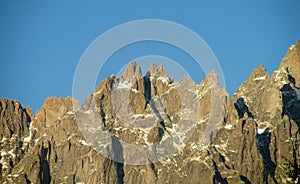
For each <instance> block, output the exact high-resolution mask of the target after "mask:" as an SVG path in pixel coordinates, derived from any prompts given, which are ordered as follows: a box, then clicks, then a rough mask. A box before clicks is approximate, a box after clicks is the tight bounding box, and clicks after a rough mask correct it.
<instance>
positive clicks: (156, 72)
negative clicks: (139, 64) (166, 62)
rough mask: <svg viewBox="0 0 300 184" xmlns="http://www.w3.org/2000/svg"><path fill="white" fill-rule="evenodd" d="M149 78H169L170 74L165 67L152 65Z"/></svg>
mask: <svg viewBox="0 0 300 184" xmlns="http://www.w3.org/2000/svg"><path fill="white" fill-rule="evenodd" d="M146 75H147V76H154V77H165V78H167V77H168V72H167V71H166V70H165V68H164V67H163V65H160V66H159V67H157V66H156V64H152V65H151V66H150V68H149V71H148V72H147V74H146Z"/></svg>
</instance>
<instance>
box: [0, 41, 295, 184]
mask: <svg viewBox="0 0 300 184" xmlns="http://www.w3.org/2000/svg"><path fill="white" fill-rule="evenodd" d="M299 47H300V42H298V43H297V44H296V45H295V46H292V47H290V49H289V51H288V53H287V55H286V57H285V58H284V59H283V61H282V63H281V66H280V68H279V70H277V71H275V72H274V74H273V76H272V78H270V76H269V75H268V73H267V72H266V71H265V69H264V68H263V66H262V65H259V66H258V67H257V68H256V69H255V70H254V71H253V72H252V74H251V75H250V76H249V78H248V79H247V80H246V81H245V82H244V83H243V84H242V85H241V86H240V87H239V89H238V90H237V91H236V93H235V94H234V97H233V98H232V99H230V98H229V97H228V95H227V94H226V91H225V90H224V88H222V89H220V88H218V86H217V85H216V86H215V88H212V86H211V85H212V84H217V82H218V77H217V74H216V72H214V71H212V72H210V73H209V74H208V75H207V76H206V79H205V80H203V81H202V82H201V84H196V83H195V82H194V81H192V80H191V79H189V78H188V76H184V77H183V80H181V81H177V82H174V83H170V82H168V81H167V80H164V79H165V78H166V77H168V73H167V72H166V71H165V69H164V68H163V66H160V67H157V66H156V65H152V66H151V67H150V69H149V72H148V77H147V75H146V77H142V74H141V68H140V66H139V65H138V64H137V63H136V62H132V63H131V64H130V65H129V66H128V68H127V69H126V70H125V71H124V74H123V75H122V77H121V78H122V79H124V80H122V79H121V80H120V79H116V78H115V76H114V75H112V76H111V77H109V78H106V79H104V80H103V81H102V82H101V83H100V84H99V86H98V87H97V89H96V91H95V93H93V94H92V95H91V96H90V97H89V98H88V99H87V100H86V102H85V103H84V104H83V105H82V107H78V108H79V109H78V111H77V110H76V111H74V109H73V108H74V104H73V103H74V101H73V99H71V98H55V97H50V98H47V99H46V100H45V103H44V105H43V106H42V107H41V109H40V110H39V111H37V113H36V114H35V115H33V114H31V112H30V110H28V109H27V108H26V109H23V108H22V107H21V106H20V102H19V101H13V100H8V99H2V100H0V183H151V184H152V183H297V182H298V181H299V178H300V158H299V155H300V149H299V145H300V144H299V143H300V136H299V129H300V115H299V110H300V90H299V88H297V87H296V86H297V84H299V79H300V78H299V76H298V75H297V74H298V73H300V72H299V68H297V67H299V66H298V63H299ZM297 72H298V73H297ZM131 81H134V82H133V83H132V84H130V85H129V82H131ZM211 81H212V83H211ZM114 84H116V85H117V86H118V87H117V88H116V90H114V89H115V88H112V86H113V85H114ZM295 84H296V85H295ZM224 102H225V103H224ZM120 112H121V113H120ZM122 112H123V113H122ZM193 123H195V125H194V126H193V125H192V124H193ZM133 127H134V128H133ZM82 128H83V129H82ZM207 128H208V130H213V131H207ZM106 135H109V137H108V138H109V139H105V137H106ZM189 136H190V137H189ZM90 140H92V141H90ZM93 140H96V142H95V144H92V143H93ZM183 140H184V141H186V142H184V144H182V143H183V142H182V141H183ZM203 140H205V141H206V142H207V143H209V144H208V145H207V146H206V147H205V149H201V148H202V143H203ZM121 141H122V142H126V143H127V144H121ZM91 142H92V143H91ZM153 143H155V146H152V147H151V149H149V150H148V149H147V150H146V152H145V153H146V154H142V150H139V151H136V150H132V149H128V148H129V147H126V145H133V146H134V147H135V146H138V145H141V146H142V147H143V148H145V146H149V145H150V146H151V145H153ZM168 143H170V144H168ZM98 148H102V151H103V152H97V151H98V150H97V149H98ZM174 148H176V149H177V148H180V150H178V151H177V152H175V154H174V155H170V157H166V158H164V159H161V160H159V161H158V162H153V163H149V162H151V161H153V159H155V158H158V157H160V156H161V155H162V154H164V153H165V151H167V152H168V151H170V150H173V149H174ZM151 150H153V152H152V151H151ZM106 152H107V153H109V154H108V155H110V156H113V157H118V159H119V160H110V159H112V157H105V156H104V155H103V153H106ZM128 158H132V159H133V160H134V161H135V160H137V159H141V161H142V163H145V162H146V163H148V164H146V165H130V164H128V163H129V162H124V163H123V162H122V161H124V160H128ZM123 159H124V160H123ZM118 161H119V162H118ZM120 161H121V162H120Z"/></svg>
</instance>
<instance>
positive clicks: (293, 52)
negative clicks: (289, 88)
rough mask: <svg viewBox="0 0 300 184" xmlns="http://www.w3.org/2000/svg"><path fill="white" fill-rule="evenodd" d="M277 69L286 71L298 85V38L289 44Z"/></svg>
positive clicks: (299, 66) (299, 84)
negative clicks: (292, 43)
mask: <svg viewBox="0 0 300 184" xmlns="http://www.w3.org/2000/svg"><path fill="white" fill-rule="evenodd" d="M279 70H281V71H285V72H287V73H288V74H289V75H290V76H291V77H293V78H294V79H295V82H296V85H297V87H300V40H299V41H298V42H297V43H296V44H295V45H292V46H290V48H289V49H288V51H287V53H286V55H285V57H284V58H283V59H282V61H281V63H280V67H279Z"/></svg>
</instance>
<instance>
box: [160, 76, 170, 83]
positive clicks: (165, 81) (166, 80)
mask: <svg viewBox="0 0 300 184" xmlns="http://www.w3.org/2000/svg"><path fill="white" fill-rule="evenodd" d="M157 79H158V80H160V81H162V82H163V83H167V84H169V82H170V80H169V78H168V77H158V78H157Z"/></svg>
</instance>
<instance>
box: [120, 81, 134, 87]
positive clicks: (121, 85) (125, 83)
mask: <svg viewBox="0 0 300 184" xmlns="http://www.w3.org/2000/svg"><path fill="white" fill-rule="evenodd" d="M131 87H132V84H131V83H129V82H128V81H124V82H121V83H119V84H118V85H117V89H131Z"/></svg>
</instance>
